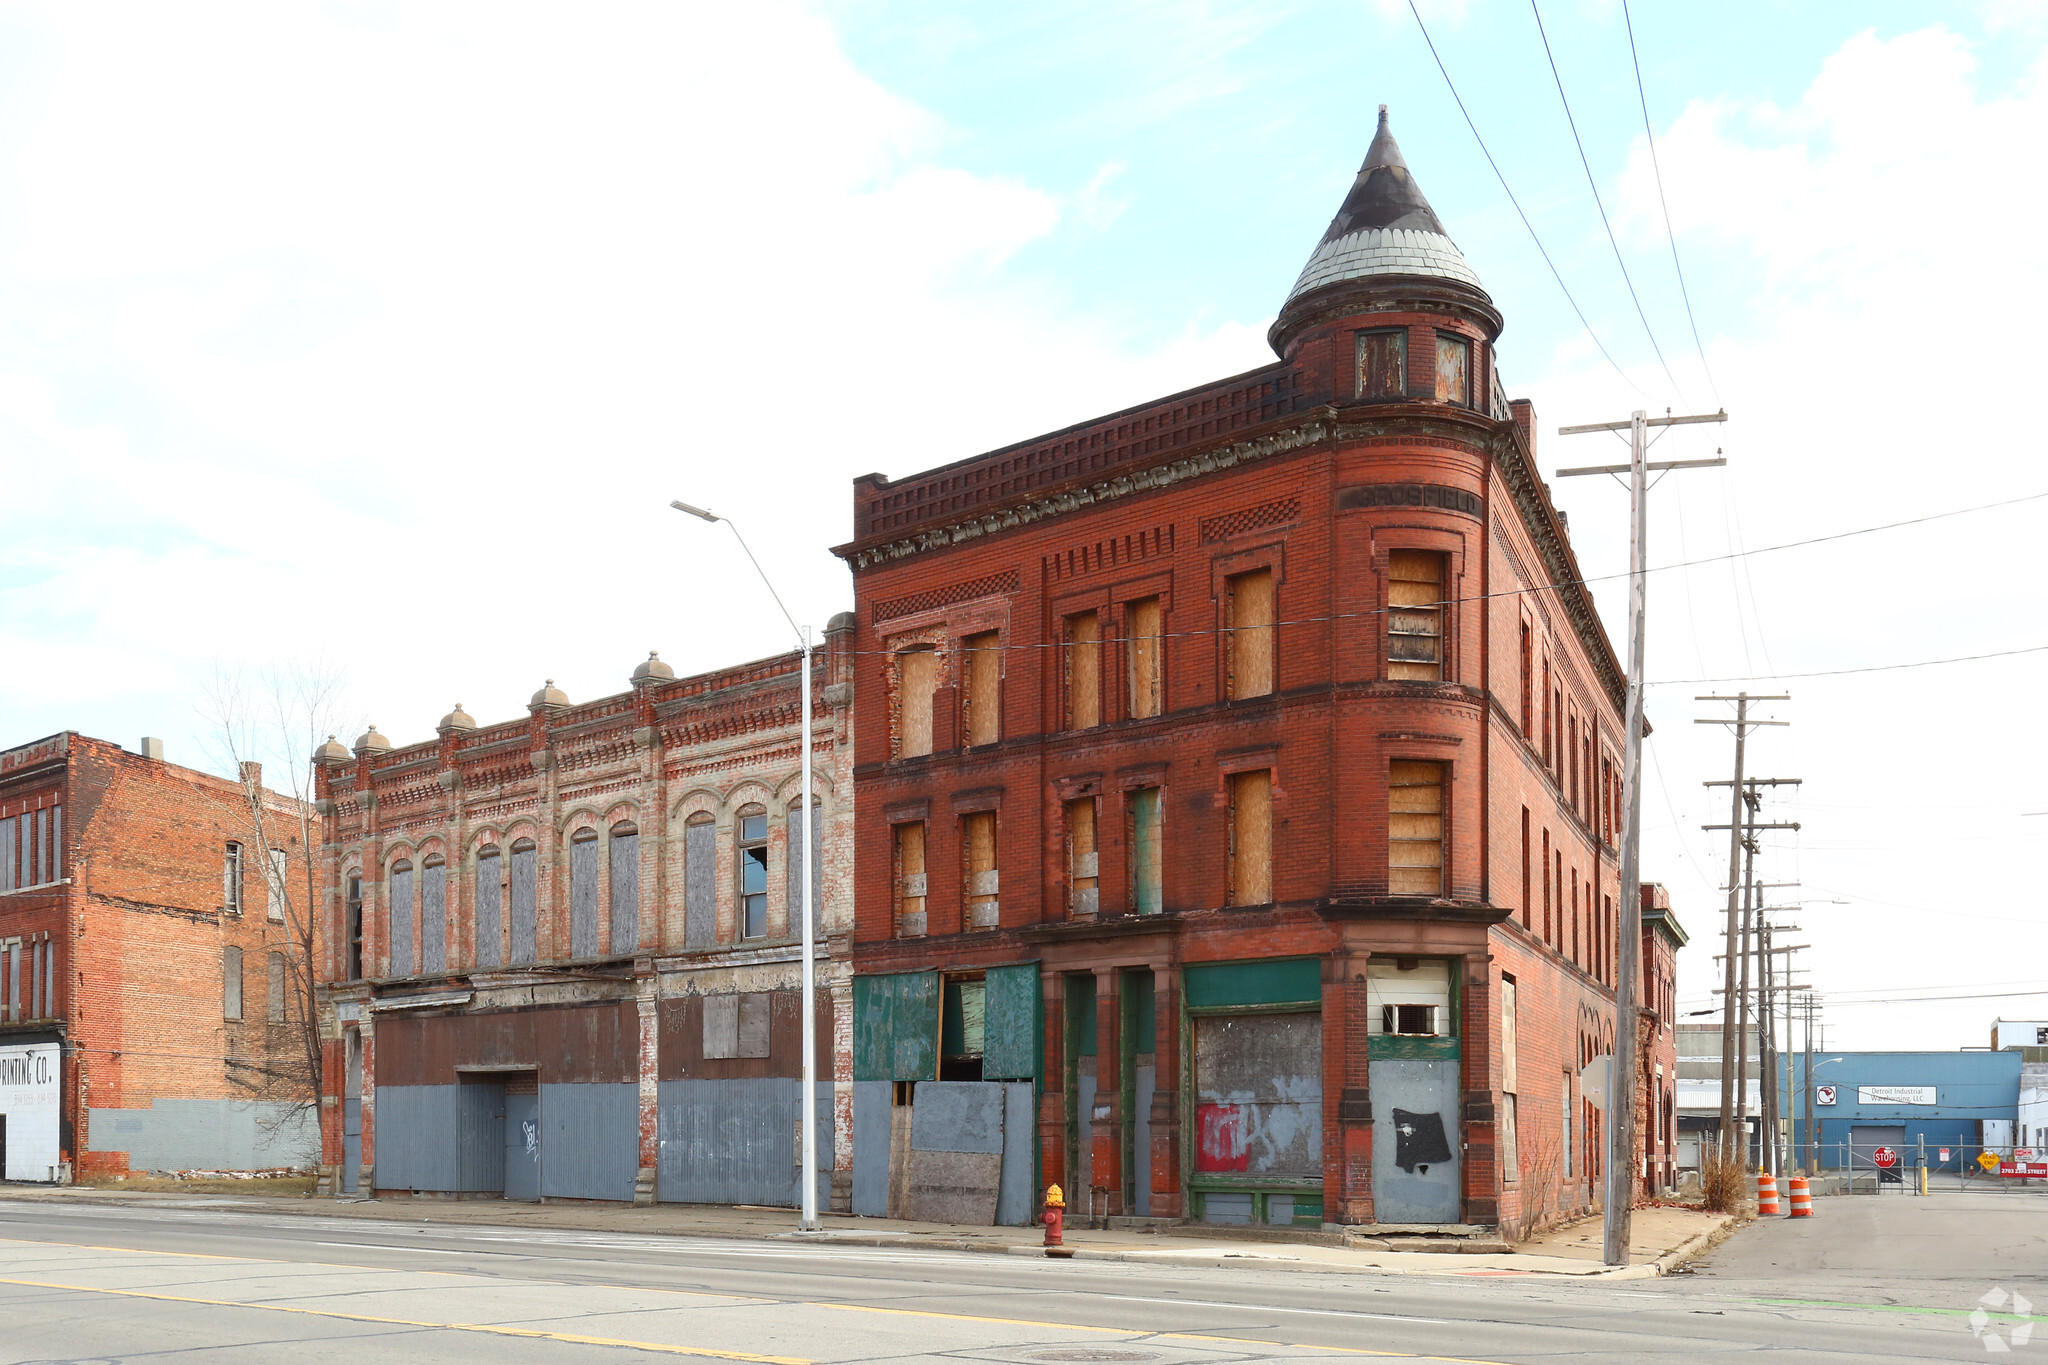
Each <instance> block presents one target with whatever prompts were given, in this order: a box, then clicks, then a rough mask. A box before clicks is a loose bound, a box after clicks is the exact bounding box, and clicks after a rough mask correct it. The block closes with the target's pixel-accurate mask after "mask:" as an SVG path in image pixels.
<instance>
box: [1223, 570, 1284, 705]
mask: <svg viewBox="0 0 2048 1365" xmlns="http://www.w3.org/2000/svg"><path fill="white" fill-rule="evenodd" d="M1224 593H1225V602H1224V612H1225V616H1226V624H1227V634H1226V637H1225V638H1226V639H1227V640H1228V642H1229V651H1230V653H1229V658H1228V659H1227V661H1226V663H1227V668H1228V675H1227V676H1226V677H1225V679H1224V688H1225V692H1226V695H1228V696H1230V697H1231V698H1233V699H1237V698H1243V697H1263V696H1266V695H1267V694H1269V693H1270V692H1272V690H1273V571H1272V570H1271V569H1254V570H1253V571H1252V572H1250V573H1241V574H1233V575H1231V577H1230V578H1229V580H1227V582H1226V584H1225V589H1224Z"/></svg>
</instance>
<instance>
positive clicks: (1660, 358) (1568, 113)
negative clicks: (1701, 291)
mask: <svg viewBox="0 0 2048 1365" xmlns="http://www.w3.org/2000/svg"><path fill="white" fill-rule="evenodd" d="M1409 3H1410V4H1411V5H1412V4H1413V3H1414V0H1409ZM1529 12H1530V13H1531V14H1534V15H1535V16H1536V35H1537V36H1538V37H1539V38H1541V39H1542V40H1543V56H1544V58H1545V60H1547V61H1548V62H1549V63H1550V76H1551V79H1552V80H1554V81H1556V82H1557V98H1558V102H1559V103H1561V104H1562V105H1564V121H1565V123H1566V125H1567V126H1568V127H1570V128H1571V130H1572V143H1573V145H1574V146H1576V147H1577V148H1578V149H1579V164H1580V165H1581V166H1583V167H1585V168H1586V186H1587V188H1588V189H1590V190H1591V191H1592V192H1593V207H1594V208H1596V209H1598V210H1600V226H1602V227H1604V228H1606V229H1607V244H1608V245H1609V246H1611V247H1613V248H1614V263H1615V264H1616V265H1618V266H1620V267H1621V282H1622V283H1623V284H1625V285H1627V286H1628V296H1629V300H1630V301H1631V302H1632V303H1634V304H1635V306H1636V316H1637V317H1639V318H1641V319H1642V320H1643V334H1644V335H1645V336H1647V337H1649V338H1650V349H1651V350H1652V351H1655V352H1656V353H1657V363H1658V364H1659V365H1662V366H1663V367H1664V377H1665V378H1666V379H1668V380H1670V381H1671V387H1672V388H1674V389H1676V390H1677V391H1678V396H1679V398H1680V399H1681V400H1683V399H1684V398H1685V386H1684V385H1683V384H1681V383H1679V382H1678V376H1677V375H1675V374H1673V373H1671V362H1669V361H1668V360H1666V359H1665V358H1664V348H1663V347H1662V346H1660V345H1658V344H1657V333H1656V330H1655V329H1654V328H1652V327H1651V326H1650V315H1649V314H1648V313H1645V312H1644V311H1643V301H1642V300H1641V299H1640V298H1637V297H1636V282H1635V281H1634V280H1632V279H1630V278H1629V273H1628V262H1626V261H1624V260H1622V258H1621V243H1620V242H1619V241H1618V240H1616V238H1615V236H1614V224H1613V223H1611V222H1609V221H1608V220H1607V205H1605V204H1603V203H1601V202H1600V182H1599V181H1598V180H1596V179H1595V178H1594V176H1593V163H1592V162H1591V161H1589V160H1587V159H1586V144H1585V143H1584V142H1583V141H1582V140H1581V139H1580V137H1579V121H1578V120H1577V119H1575V118H1573V117H1572V102H1571V101H1570V100H1569V99H1566V98H1565V93H1564V77H1563V76H1562V75H1561V74H1559V72H1558V69H1557V57H1556V54H1554V53H1552V52H1551V50H1550V35H1549V34H1548V33H1546V32H1544V30H1543V11H1542V10H1540V9H1538V8H1537V7H1536V0H1529Z"/></svg>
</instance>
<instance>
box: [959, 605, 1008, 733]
mask: <svg viewBox="0 0 2048 1365" xmlns="http://www.w3.org/2000/svg"><path fill="white" fill-rule="evenodd" d="M997 640H998V637H997V635H996V632H994V631H992V630H989V631H983V632H982V633H981V634H979V635H970V636H968V637H967V638H966V639H965V640H962V641H961V642H960V644H961V651H960V658H961V660H962V664H961V667H962V670H963V671H964V672H965V673H966V675H967V679H966V681H967V690H966V694H965V696H964V697H963V699H962V702H961V705H962V706H963V707H964V708H965V711H966V715H965V720H966V722H967V724H966V726H965V729H966V731H967V742H968V743H969V744H993V743H995V742H996V741H997V740H999V739H1001V738H1002V737H1003V688H1002V677H1003V652H1002V650H1001V649H1000V648H999V647H998V644H997Z"/></svg>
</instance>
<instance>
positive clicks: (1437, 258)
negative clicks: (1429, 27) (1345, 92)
mask: <svg viewBox="0 0 2048 1365" xmlns="http://www.w3.org/2000/svg"><path fill="white" fill-rule="evenodd" d="M1374 275H1420V276H1423V277H1434V278H1436V279H1444V280H1456V281H1457V282H1458V283H1460V284H1468V285H1471V286H1472V287H1473V288H1474V289H1479V288H1480V284H1479V276H1478V275H1476V274H1475V273H1473V270H1472V267H1471V266H1469V265H1467V264H1466V263H1465V257H1464V254H1463V253H1462V252H1460V251H1459V250H1458V248H1457V244H1456V243H1454V242H1452V241H1451V239H1450V237H1449V236H1447V235H1446V234H1445V232H1444V225H1443V224H1442V223H1440V222H1438V221H1437V216H1436V211H1435V210H1434V209H1432V208H1430V206H1429V201H1428V200H1427V199H1425V198H1423V197H1422V187H1421V186H1419V185H1417V184H1416V183H1415V177H1414V176H1412V175H1410V174H1409V173H1408V163H1407V162H1406V161H1405V160H1403V159H1402V157H1401V148H1400V146H1399V145H1398V144H1396V143H1395V141H1394V134H1393V131H1392V130H1391V129H1390V128H1388V126H1387V106H1386V105H1384V104H1382V105H1381V106H1380V125H1379V131H1378V132H1377V133H1375V134H1374V135H1373V139H1372V146H1371V147H1370V148H1368V149H1367V150H1366V153H1365V164H1364V165H1363V166H1360V167H1359V168H1358V179H1356V180H1354V181H1352V182H1351V193H1349V194H1347V195H1345V196H1344V204H1343V207H1341V208H1339V209H1338V210H1337V216H1336V217H1335V218H1332V219H1331V220H1330V226H1329V229H1328V230H1327V231H1326V232H1324V233H1323V240H1322V241H1320V242H1318V243H1317V244H1316V249H1315V253H1314V254H1313V255H1311V256H1310V257H1309V258H1308V265H1307V266H1306V267H1304V268H1303V270H1302V272H1301V278H1300V279H1299V280H1297V281H1295V284H1294V288H1293V290H1292V291H1290V292H1289V294H1288V295H1287V301H1288V302H1289V303H1292V302H1293V301H1294V300H1295V299H1297V298H1299V297H1301V296H1302V295H1303V294H1306V293H1308V292H1309V291H1310V290H1312V289H1320V288H1322V287H1323V286H1324V285H1328V284H1336V283H1339V282H1340V281H1344V280H1357V279H1366V278H1369V277H1371V276H1374Z"/></svg>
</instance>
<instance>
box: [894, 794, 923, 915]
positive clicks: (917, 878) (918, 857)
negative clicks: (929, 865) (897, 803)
mask: <svg viewBox="0 0 2048 1365" xmlns="http://www.w3.org/2000/svg"><path fill="white" fill-rule="evenodd" d="M893 833H894V836H895V843H896V848H895V864H896V867H895V871H896V878H895V881H896V934H897V936H898V937H899V938H919V937H922V936H923V934H924V932H925V912H924V904H925V889H926V888H925V864H924V821H922V820H913V821H911V822H910V823H908V824H902V825H896V826H894V827H893Z"/></svg>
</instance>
